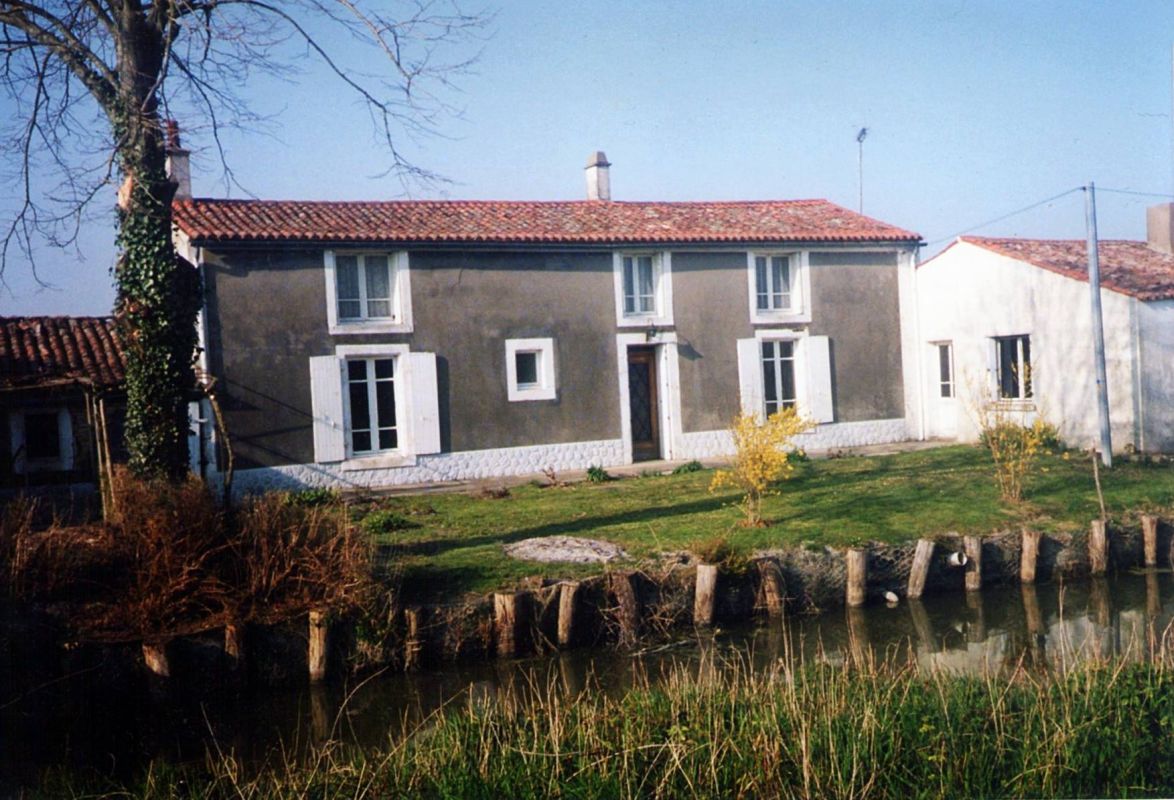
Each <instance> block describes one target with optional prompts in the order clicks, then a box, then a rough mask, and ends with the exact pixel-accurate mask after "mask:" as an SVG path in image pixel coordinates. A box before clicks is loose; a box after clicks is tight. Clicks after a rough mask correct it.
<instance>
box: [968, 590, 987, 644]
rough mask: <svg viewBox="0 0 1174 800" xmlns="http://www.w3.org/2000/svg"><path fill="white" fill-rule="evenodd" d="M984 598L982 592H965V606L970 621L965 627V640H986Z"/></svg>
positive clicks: (974, 641) (978, 641)
mask: <svg viewBox="0 0 1174 800" xmlns="http://www.w3.org/2000/svg"><path fill="white" fill-rule="evenodd" d="M985 603H986V598H984V597H983V596H982V592H967V593H966V607H967V608H969V609H970V611H971V612H972V613H971V621H970V624H969V625H968V626H967V627H966V641H968V642H971V643H976V644H977V643H981V642H984V641H986V604H985Z"/></svg>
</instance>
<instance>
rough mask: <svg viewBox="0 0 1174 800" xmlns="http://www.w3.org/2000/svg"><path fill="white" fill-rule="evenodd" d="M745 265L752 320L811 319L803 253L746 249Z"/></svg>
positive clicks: (790, 320) (806, 261)
mask: <svg viewBox="0 0 1174 800" xmlns="http://www.w3.org/2000/svg"><path fill="white" fill-rule="evenodd" d="M746 266H747V273H748V274H747V278H748V280H747V283H748V284H749V287H750V321H751V322H752V323H758V324H777V323H779V322H796V323H803V322H810V321H811V310H810V308H808V307H807V304H806V303H805V302H804V298H805V297H807V296H808V295H809V290H810V287H809V285H808V284H809V279H808V272H809V266H808V259H807V253H804V252H798V253H771V252H757V253H756V252H749V253H747V254H746Z"/></svg>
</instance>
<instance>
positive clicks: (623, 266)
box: [614, 252, 673, 326]
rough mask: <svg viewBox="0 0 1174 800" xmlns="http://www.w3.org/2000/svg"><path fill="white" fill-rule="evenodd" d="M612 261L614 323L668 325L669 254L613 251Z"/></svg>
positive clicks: (670, 300) (669, 295) (670, 272)
mask: <svg viewBox="0 0 1174 800" xmlns="http://www.w3.org/2000/svg"><path fill="white" fill-rule="evenodd" d="M614 265H615V292H616V320H617V322H618V324H619V325H621V326H637V325H643V326H648V325H658V326H659V325H665V326H668V325H672V324H673V320H672V314H673V312H672V308H673V296H672V268H671V254H669V253H667V252H664V253H616V254H615V256H614Z"/></svg>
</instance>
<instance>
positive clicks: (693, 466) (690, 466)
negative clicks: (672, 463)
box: [673, 459, 704, 475]
mask: <svg viewBox="0 0 1174 800" xmlns="http://www.w3.org/2000/svg"><path fill="white" fill-rule="evenodd" d="M703 469H704V467H702V466H701V462H700V461H698V460H697V459H693V460H692V461H688V462H686V463H684V464H681V465H680V466H678V467H676V468H675V469H673V474H674V475H687V474H689V473H690V472H700V471H701V470H703Z"/></svg>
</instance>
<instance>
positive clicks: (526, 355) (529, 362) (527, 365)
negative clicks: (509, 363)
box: [514, 350, 539, 389]
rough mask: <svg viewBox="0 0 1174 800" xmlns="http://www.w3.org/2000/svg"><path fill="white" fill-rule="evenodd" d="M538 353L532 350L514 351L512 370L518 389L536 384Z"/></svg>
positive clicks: (528, 387)
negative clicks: (515, 376)
mask: <svg viewBox="0 0 1174 800" xmlns="http://www.w3.org/2000/svg"><path fill="white" fill-rule="evenodd" d="M538 355H539V354H538V353H537V352H535V351H533V350H520V351H518V352H517V353H514V370H515V374H516V375H517V378H518V388H519V389H533V388H534V387H535V386H537V385H538Z"/></svg>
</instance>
